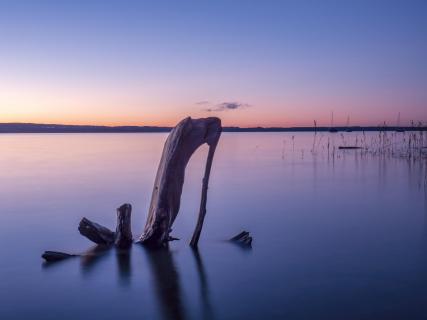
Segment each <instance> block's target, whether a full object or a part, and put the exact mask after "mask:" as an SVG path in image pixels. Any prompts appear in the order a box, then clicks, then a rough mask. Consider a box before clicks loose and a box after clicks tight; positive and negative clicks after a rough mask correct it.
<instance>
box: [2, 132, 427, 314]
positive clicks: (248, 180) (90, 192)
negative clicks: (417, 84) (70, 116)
mask: <svg viewBox="0 0 427 320" xmlns="http://www.w3.org/2000/svg"><path fill="white" fill-rule="evenodd" d="M344 135H345V136H344ZM367 135H368V137H369V139H370V140H369V141H373V140H372V139H375V137H376V136H378V133H369V134H367ZM405 135H407V133H405V134H399V135H397V134H395V136H394V138H393V139H398V140H399V139H400V140H402V139H405V138H404V137H405ZM166 136H167V135H166V134H160V133H141V134H136V133H134V134H124V133H122V134H2V135H0V150H1V151H0V152H1V154H0V155H1V156H0V170H1V171H0V177H1V187H0V188H1V192H0V240H1V246H0V256H1V260H0V301H1V304H0V318H1V319H44V320H46V319H116V320H117V319H260V318H263V319H328V320H331V319H340V320H341V319H346V320H348V319H358V320H361V319H376V320H378V319H387V320H389V319H412V320H413V319H426V318H427V304H426V301H427V200H426V199H427V193H426V187H425V184H426V168H427V164H426V160H423V159H416V160H414V159H408V158H407V157H398V156H390V155H374V154H364V153H363V151H361V150H334V152H333V154H332V155H331V152H328V150H327V144H328V143H329V145H330V148H331V146H335V147H337V146H338V145H341V144H343V143H353V142H354V141H356V140H357V141H361V140H362V134H361V133H360V132H359V133H356V132H351V133H345V134H343V135H341V134H329V133H322V134H317V136H316V140H315V137H314V134H313V133H224V134H223V135H222V137H221V140H220V143H219V146H218V149H217V153H216V154H215V159H214V164H213V168H212V173H211V181H210V188H209V194H208V204H207V209H208V211H207V216H206V219H205V224H204V228H203V231H202V235H201V239H200V243H199V250H198V251H194V250H192V249H191V248H190V247H189V246H188V243H189V240H190V238H191V235H192V232H193V229H194V226H195V223H196V219H197V213H198V207H199V201H200V192H201V181H202V176H203V170H204V164H205V158H206V154H207V147H203V148H201V149H200V150H198V151H197V152H196V154H195V155H194V156H193V158H192V159H191V160H190V163H189V165H188V168H187V173H186V181H185V185H184V191H183V195H182V204H181V209H180V212H179V214H178V217H177V220H176V221H175V224H174V230H173V232H172V235H173V236H176V237H178V238H180V239H181V240H180V241H174V242H172V243H171V245H170V248H169V250H161V251H152V250H151V251H150V250H147V249H146V248H144V247H142V246H140V245H134V246H133V248H132V249H131V251H130V253H129V254H128V255H126V254H122V253H120V252H117V251H115V250H114V249H113V250H110V251H105V252H99V254H98V255H96V256H87V257H82V258H80V257H76V258H71V259H68V260H65V261H61V262H58V263H55V264H45V263H43V260H42V259H41V257H40V256H41V254H42V253H43V251H45V250H58V251H65V252H70V253H82V252H85V251H87V250H90V248H92V247H93V243H91V242H90V241H89V240H87V239H86V238H84V237H82V236H81V235H80V234H79V232H78V230H77V226H78V223H79V221H80V219H81V218H82V217H83V216H85V217H87V218H89V219H91V220H93V221H96V222H98V223H100V224H102V225H105V226H108V227H110V228H115V222H116V221H115V220H116V212H115V209H116V208H117V207H119V206H120V205H121V204H123V203H125V202H128V203H131V204H132V206H133V211H132V229H133V230H132V231H133V235H134V238H137V237H138V236H139V235H140V234H141V233H142V230H143V227H144V224H145V219H146V214H147V211H148V206H149V200H150V196H151V191H152V187H153V182H154V178H155V174H156V170H157V165H158V162H159V160H160V156H161V151H162V148H163V144H164V141H165V139H166ZM402 141H403V140H402ZM242 230H248V231H249V232H250V233H251V235H252V236H253V238H254V240H253V244H252V249H250V248H245V247H241V246H239V245H236V244H234V243H230V242H228V241H226V240H227V239H229V238H230V237H232V236H234V235H235V234H237V233H239V232H240V231H242Z"/></svg>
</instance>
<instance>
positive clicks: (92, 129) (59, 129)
mask: <svg viewBox="0 0 427 320" xmlns="http://www.w3.org/2000/svg"><path fill="white" fill-rule="evenodd" d="M171 129H172V127H156V126H91V125H63V124H37V123H0V133H141V132H146V133H156V132H157V133H158V132H169V131H170V130H171ZM329 129H330V128H329V127H317V128H315V127H267V128H264V127H252V128H240V127H224V128H223V131H224V132H316V131H317V132H328V131H329ZM334 129H336V130H337V131H338V132H346V131H347V130H349V129H350V130H351V131H359V132H360V131H396V130H400V131H427V127H415V126H414V127H396V126H390V127H384V126H352V127H334Z"/></svg>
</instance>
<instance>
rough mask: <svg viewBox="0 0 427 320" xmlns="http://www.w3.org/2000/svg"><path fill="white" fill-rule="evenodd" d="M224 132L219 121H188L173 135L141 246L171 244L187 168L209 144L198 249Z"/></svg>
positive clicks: (196, 235)
mask: <svg viewBox="0 0 427 320" xmlns="http://www.w3.org/2000/svg"><path fill="white" fill-rule="evenodd" d="M221 130H222V127H221V120H220V119H218V118H204V119H191V118H186V119H184V120H182V121H181V122H180V123H179V124H178V125H177V126H176V127H175V128H174V129H173V130H172V131H171V133H170V134H169V136H168V138H167V140H166V143H165V146H164V148H163V154H162V158H161V160H160V164H159V168H158V170H157V175H156V180H155V183H154V188H153V193H152V197H151V203H150V209H149V212H148V218H147V222H146V224H145V228H144V233H143V234H142V235H141V237H140V238H139V242H141V243H143V244H147V245H153V246H162V245H164V244H166V243H167V242H168V241H170V240H171V237H170V235H169V234H170V232H171V227H172V224H173V222H174V221H175V218H176V216H177V214H178V211H179V206H180V201H181V193H182V187H183V184H184V175H185V168H186V166H187V163H188V161H189V160H190V157H191V155H192V154H193V153H194V152H195V151H196V150H197V148H199V147H200V146H201V145H202V144H204V143H207V144H208V145H209V154H208V159H207V161H206V169H205V176H204V178H203V186H202V200H201V203H200V211H199V218H198V222H197V226H196V229H195V230H194V234H193V237H192V240H191V245H192V246H196V245H197V242H198V240H199V237H200V232H201V230H202V226H203V219H204V217H205V214H206V198H207V195H206V194H207V189H208V182H209V173H210V169H211V165H212V159H213V155H214V152H215V148H216V145H217V143H218V140H219V137H220V135H221Z"/></svg>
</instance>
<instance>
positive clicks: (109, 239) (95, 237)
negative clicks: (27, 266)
mask: <svg viewBox="0 0 427 320" xmlns="http://www.w3.org/2000/svg"><path fill="white" fill-rule="evenodd" d="M131 212H132V206H131V205H130V204H128V203H125V204H123V205H121V206H120V207H119V208H117V226H116V232H113V231H111V230H110V229H108V228H107V227H104V226H101V225H100V224H98V223H96V222H93V221H90V220H89V219H87V218H83V219H82V220H81V221H80V223H79V232H80V234H81V235H83V236H85V237H86V238H88V239H89V240H90V241H92V242H95V243H96V244H97V245H98V247H100V248H103V249H104V250H106V249H108V248H110V247H111V246H112V245H113V244H114V245H115V246H116V247H117V248H119V249H128V248H129V247H130V246H131V245H132V231H131ZM86 255H88V254H87V253H83V254H69V253H64V252H58V251H45V252H44V253H43V254H42V258H43V259H45V260H46V261H48V262H52V261H59V260H64V259H67V258H70V257H75V256H86Z"/></svg>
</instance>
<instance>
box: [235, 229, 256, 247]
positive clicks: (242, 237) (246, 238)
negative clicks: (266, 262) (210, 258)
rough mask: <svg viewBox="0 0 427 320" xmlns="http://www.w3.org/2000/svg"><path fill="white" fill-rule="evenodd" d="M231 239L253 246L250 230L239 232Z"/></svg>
mask: <svg viewBox="0 0 427 320" xmlns="http://www.w3.org/2000/svg"><path fill="white" fill-rule="evenodd" d="M230 241H232V242H235V243H238V244H242V245H245V246H249V247H250V246H252V237H251V236H250V235H249V232H247V231H242V232H240V233H239V234H237V235H235V236H234V237H232V238H231V239H230Z"/></svg>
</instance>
